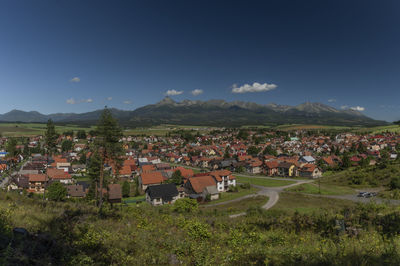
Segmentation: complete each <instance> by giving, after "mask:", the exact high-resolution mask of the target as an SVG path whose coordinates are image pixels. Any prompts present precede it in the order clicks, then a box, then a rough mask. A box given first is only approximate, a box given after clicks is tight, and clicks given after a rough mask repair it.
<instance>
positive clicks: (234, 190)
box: [228, 186, 239, 192]
mask: <svg viewBox="0 0 400 266" xmlns="http://www.w3.org/2000/svg"><path fill="white" fill-rule="evenodd" d="M228 191H231V192H238V191H239V188H238V187H237V186H229V189H228Z"/></svg>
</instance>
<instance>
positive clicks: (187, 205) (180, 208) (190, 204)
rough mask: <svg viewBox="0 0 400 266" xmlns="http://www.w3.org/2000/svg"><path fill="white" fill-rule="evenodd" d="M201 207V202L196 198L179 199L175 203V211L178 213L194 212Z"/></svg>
mask: <svg viewBox="0 0 400 266" xmlns="http://www.w3.org/2000/svg"><path fill="white" fill-rule="evenodd" d="M198 208H199V204H198V203H197V201H196V200H195V199H189V198H184V199H178V200H177V201H175V203H174V211H176V212H178V213H185V212H186V213H192V212H196V211H197V210H198Z"/></svg>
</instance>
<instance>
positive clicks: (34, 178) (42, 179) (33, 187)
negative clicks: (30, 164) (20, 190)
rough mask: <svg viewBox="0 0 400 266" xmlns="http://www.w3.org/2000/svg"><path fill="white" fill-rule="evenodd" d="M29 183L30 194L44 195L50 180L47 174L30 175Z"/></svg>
mask: <svg viewBox="0 0 400 266" xmlns="http://www.w3.org/2000/svg"><path fill="white" fill-rule="evenodd" d="M28 181H29V188H28V192H33V193H43V192H44V190H45V188H46V186H47V182H48V181H49V179H48V178H47V175H45V174H29V175H28Z"/></svg>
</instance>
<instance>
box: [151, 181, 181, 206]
mask: <svg viewBox="0 0 400 266" xmlns="http://www.w3.org/2000/svg"><path fill="white" fill-rule="evenodd" d="M179 198H180V193H179V192H178V189H177V188H176V186H175V184H161V185H154V186H149V187H148V188H147V189H146V201H147V202H148V203H150V204H151V205H153V206H158V205H163V204H172V203H174V202H175V201H176V200H177V199H179Z"/></svg>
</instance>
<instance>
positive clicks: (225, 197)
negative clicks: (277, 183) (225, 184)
mask: <svg viewBox="0 0 400 266" xmlns="http://www.w3.org/2000/svg"><path fill="white" fill-rule="evenodd" d="M257 191H258V189H257V188H254V187H251V188H249V189H244V188H241V187H240V186H238V192H223V193H220V196H219V199H218V200H213V201H210V202H209V203H208V204H215V203H220V202H225V201H229V200H233V199H237V198H240V197H243V196H246V195H250V194H255V193H256V192H257Z"/></svg>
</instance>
